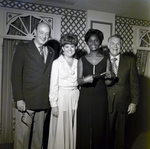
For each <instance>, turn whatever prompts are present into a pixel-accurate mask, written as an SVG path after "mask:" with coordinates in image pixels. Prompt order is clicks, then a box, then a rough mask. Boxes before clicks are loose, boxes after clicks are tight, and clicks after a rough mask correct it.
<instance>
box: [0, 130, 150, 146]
mask: <svg viewBox="0 0 150 149" xmlns="http://www.w3.org/2000/svg"><path fill="white" fill-rule="evenodd" d="M0 149H13V143H10V144H0ZM126 149H150V130H149V131H147V132H145V133H140V134H139V135H138V136H137V138H136V139H135V141H134V143H132V145H131V144H130V145H129V146H127V147H126Z"/></svg>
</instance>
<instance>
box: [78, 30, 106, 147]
mask: <svg viewBox="0 0 150 149" xmlns="http://www.w3.org/2000/svg"><path fill="white" fill-rule="evenodd" d="M103 39H104V37H103V33H102V32H101V31H99V30H97V29H90V30H89V31H88V32H87V33H86V35H85V42H86V44H87V45H88V47H89V49H90V53H89V54H87V55H86V56H83V57H81V58H80V59H79V62H78V83H79V84H80V85H81V90H80V98H79V102H78V111H77V114H78V115H77V149H106V148H107V147H106V146H105V145H106V144H107V143H106V142H107V140H106V131H107V94H106V86H105V79H104V78H105V75H102V76H101V77H97V78H95V77H94V76H95V75H96V74H101V73H104V72H106V71H107V70H106V69H107V58H106V57H104V56H103V55H101V54H100V52H99V50H98V49H99V47H100V46H101V44H102V41H103Z"/></svg>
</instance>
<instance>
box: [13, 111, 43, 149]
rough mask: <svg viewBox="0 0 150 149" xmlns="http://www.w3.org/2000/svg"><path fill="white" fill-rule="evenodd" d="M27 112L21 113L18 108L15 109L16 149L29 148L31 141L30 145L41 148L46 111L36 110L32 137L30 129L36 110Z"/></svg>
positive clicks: (34, 148) (33, 148)
mask: <svg viewBox="0 0 150 149" xmlns="http://www.w3.org/2000/svg"><path fill="white" fill-rule="evenodd" d="M27 112H28V113H27ZM27 112H25V113H21V112H19V111H18V110H17V109H15V118H16V120H15V121H16V123H15V138H14V149H29V142H30V141H31V147H30V148H31V149H41V148H42V138H43V127H44V121H45V117H46V112H45V111H39V112H35V115H34V121H33V130H32V132H31V133H32V138H30V130H31V124H32V116H33V114H34V111H31V110H27ZM29 140H30V141H29Z"/></svg>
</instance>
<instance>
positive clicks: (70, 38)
mask: <svg viewBox="0 0 150 149" xmlns="http://www.w3.org/2000/svg"><path fill="white" fill-rule="evenodd" d="M65 44H74V45H75V46H77V45H78V37H77V36H76V35H75V34H72V33H67V34H64V35H62V36H61V38H60V45H61V47H62V46H64V45H65Z"/></svg>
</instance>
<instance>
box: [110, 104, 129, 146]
mask: <svg viewBox="0 0 150 149" xmlns="http://www.w3.org/2000/svg"><path fill="white" fill-rule="evenodd" d="M127 117H128V115H127V114H123V113H121V112H119V110H118V107H117V106H115V107H114V110H113V112H112V113H110V114H109V132H110V140H109V141H110V145H109V146H110V147H109V148H110V149H124V140H125V129H126V122H127Z"/></svg>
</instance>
